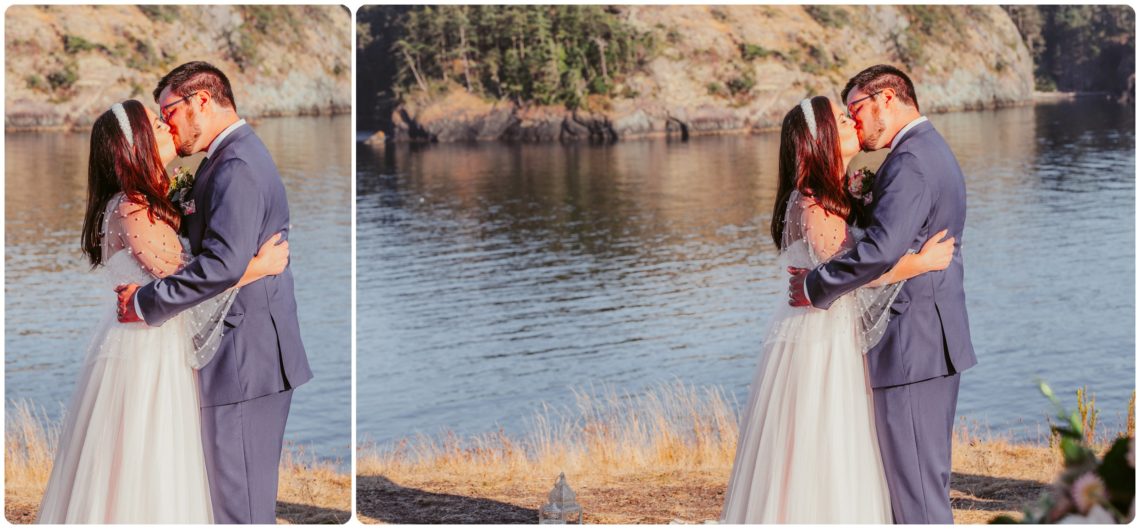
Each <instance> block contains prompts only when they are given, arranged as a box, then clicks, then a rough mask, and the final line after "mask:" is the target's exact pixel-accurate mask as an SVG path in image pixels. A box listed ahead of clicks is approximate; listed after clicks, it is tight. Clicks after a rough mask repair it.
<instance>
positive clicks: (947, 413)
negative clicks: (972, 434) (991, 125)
mask: <svg viewBox="0 0 1140 529" xmlns="http://www.w3.org/2000/svg"><path fill="white" fill-rule="evenodd" d="M872 193H873V196H874V202H873V203H872V205H871V217H872V220H871V224H870V226H869V228H868V229H867V232H866V235H865V236H864V237H863V239H861V240H860V241H858V243H857V244H856V246H855V248H854V249H852V250H851V251H850V252H848V253H846V254H844V255H842V256H840V257H837V258H835V259H833V260H831V261H829V262H827V263H824V264H823V265H820V267H818V268H816V269H815V270H813V271H811V272H810V273H809V274H808V276H807V279H806V282H805V285H804V286H805V289H806V291H807V294H808V297H809V298H810V299H811V302H812V305H814V306H815V307H817V308H822V309H826V308H827V307H829V306H831V304H832V303H833V302H834V301H835V300H836V299H838V298H839V297H840V296H842V295H843V294H846V293H848V292H850V291H852V290H854V289H856V288H858V287H861V286H863V285H866V284H867V283H869V282H871V281H872V280H874V279H875V278H877V277H879V276H880V275H882V274H883V273H885V272H887V271H888V270H890V269H891V267H892V266H894V265H895V263H897V262H898V260H899V259H900V258H901V257H902V256H903V255H905V254H906V253H907V251H908V250H915V251H917V250H919V249H920V248H921V247H922V245H923V243H925V242H926V241H927V239H929V238H930V237H931V236H933V235H934V234H936V233H938V232H939V231H941V230H943V229H948V230H949V236H952V237H954V238H955V239H956V242H955V249H954V257H953V260H952V262H951V263H950V266H949V267H948V268H947V269H946V270H942V271H936V272H928V273H926V274H923V275H920V276H918V277H914V278H912V279H910V280H908V281H907V282H906V284H905V285H904V286H903V288H902V290H901V292H900V293H899V295H898V298H896V300H895V302H894V304H892V305H891V307H890V322H889V324H888V325H887V330H886V333H885V335H884V336H883V338H882V340H881V341H880V342H879V343H878V344H877V345H876V346H875V347H874V348H872V349H871V350H870V351H869V352H868V353H867V370H868V373H869V377H870V381H871V386H872V387H873V388H874V398H875V422H876V425H877V429H878V435H879V448H880V450H881V451H882V454H883V465H884V468H885V470H886V474H887V484H888V486H889V487H890V491H891V506H892V510H893V512H894V518H895V522H896V523H953V517H952V513H951V510H950V500H949V493H950V442H951V436H952V433H953V427H954V411H955V408H956V406H957V396H958V381H959V377H958V373H960V372H962V371H964V370H966V369H968V368H970V367H972V366H973V365H974V364H976V363H977V359H976V358H975V356H974V348H973V345H972V344H971V342H970V326H969V319H968V318H967V316H966V295H965V291H964V289H963V264H962V252H961V250H962V232H963V230H964V228H965V223H966V185H965V178H964V177H963V175H962V170H961V168H960V167H959V166H958V161H957V159H956V158H955V157H954V154H953V153H952V152H951V151H950V147H949V146H948V145H947V144H946V141H945V140H944V139H943V138H942V136H941V135H940V134H939V133H938V131H936V130H935V129H934V126H933V125H931V124H930V122H923V123H919V124H918V125H916V126H914V127H913V128H912V129H910V130H909V131H907V132H906V133H905V134H904V135H903V136H902V137H901V138H900V139H899V141H898V143H897V145H896V147H895V149H894V150H893V151H892V152H891V153H890V155H888V156H887V158H886V160H885V161H884V162H883V165H882V167H881V168H880V169H879V172H878V175H877V176H876V178H875V182H874V185H873V188H872Z"/></svg>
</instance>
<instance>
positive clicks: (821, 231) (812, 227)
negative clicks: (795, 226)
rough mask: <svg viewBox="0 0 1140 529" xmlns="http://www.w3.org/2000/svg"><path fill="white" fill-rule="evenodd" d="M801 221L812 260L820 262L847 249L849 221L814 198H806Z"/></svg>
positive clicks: (816, 262)
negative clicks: (825, 207) (828, 209)
mask: <svg viewBox="0 0 1140 529" xmlns="http://www.w3.org/2000/svg"><path fill="white" fill-rule="evenodd" d="M803 200H805V201H807V202H806V203H804V204H803V209H802V211H803V213H802V216H801V222H802V224H801V225H802V227H803V234H804V239H805V240H807V243H808V248H809V249H810V252H811V256H812V261H813V262H814V263H815V264H816V265H818V264H819V263H823V262H826V261H828V260H830V259H831V258H832V257H833V256H835V254H837V253H839V252H840V251H842V250H845V249H847V248H848V247H849V246H850V245H849V244H845V242H846V241H847V237H848V232H847V221H846V219H844V218H843V217H840V216H839V215H836V214H834V213H831V212H829V211H827V210H826V209H824V208H823V207H822V206H820V205H819V204H818V203H816V202H815V201H814V200H811V199H809V198H804V199H803Z"/></svg>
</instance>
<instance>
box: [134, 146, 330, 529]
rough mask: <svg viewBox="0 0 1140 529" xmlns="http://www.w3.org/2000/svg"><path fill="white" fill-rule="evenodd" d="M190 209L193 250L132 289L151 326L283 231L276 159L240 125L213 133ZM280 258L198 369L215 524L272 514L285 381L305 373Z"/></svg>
mask: <svg viewBox="0 0 1140 529" xmlns="http://www.w3.org/2000/svg"><path fill="white" fill-rule="evenodd" d="M191 198H192V199H193V202H194V206H195V208H194V209H195V210H194V211H193V212H192V213H190V214H188V215H186V216H185V217H183V219H182V228H183V232H184V234H185V235H186V237H187V238H188V239H189V241H190V250H191V252H192V253H193V255H194V259H193V260H192V261H191V262H190V263H189V264H188V265H187V266H186V267H185V268H183V269H182V270H181V271H179V272H178V273H176V274H172V275H170V276H168V277H166V278H163V279H160V280H157V281H154V282H151V283H149V284H147V285H144V286H143V287H141V288H139V290H138V292H137V294H136V296H137V297H138V302H139V307H140V309H141V310H142V316H143V318H145V320H146V323H147V324H148V325H152V326H158V325H162V323H163V322H165V321H166V320H168V319H170V318H171V317H173V316H175V315H176V314H178V313H180V312H182V311H184V310H186V309H188V308H190V307H193V306H194V305H197V304H198V303H200V302H201V301H203V300H205V299H208V298H211V297H213V296H216V295H218V294H219V293H221V292H223V291H225V290H226V289H228V288H230V287H233V286H234V285H236V284H237V282H238V281H239V280H240V279H241V276H242V274H243V273H244V272H245V269H246V266H247V265H248V264H249V260H250V259H251V258H252V257H253V255H254V254H255V253H256V252H257V250H258V248H259V247H260V246H261V244H262V243H264V242H265V241H267V240H269V238H271V237H272V236H273V235H274V234H276V233H278V232H285V237H286V238H287V237H288V229H289V204H288V202H287V200H286V197H285V186H284V184H283V182H282V181H281V176H280V174H278V172H277V166H276V165H275V164H274V163H273V159H272V158H271V157H270V155H269V151H268V150H267V149H266V147H265V145H264V144H263V143H262V142H261V140H260V139H258V137H257V135H255V134H254V132H253V129H252V128H250V127H249V125H242V126H240V127H238V128H236V129H234V130H233V131H232V132H230V134H229V135H227V136H226V137H225V138H223V139H222V140H221V143H220V144H219V145H218V147H217V148H216V149H215V150H214V155H213V156H212V157H210V158H208V159H207V160H206V161H205V162H204V164H203V165H202V166H201V167H199V169H198V172H197V173H196V175H195V182H194V188H193V190H192V191H191ZM312 376H313V374H312V371H311V370H310V369H309V362H308V358H307V356H306V355H305V348H304V345H303V344H302V343H301V330H300V325H299V323H298V321H297V302H296V299H295V297H294V295H293V274H292V271H291V270H290V269H289V268H288V267H286V269H285V271H284V272H283V273H282V274H280V275H276V276H269V277H265V278H262V279H260V280H258V281H255V282H253V283H250V284H248V285H246V286H244V287H242V288H241V290H240V291H239V293H238V295H237V297H236V298H235V300H234V303H233V306H232V307H231V308H230V311H229V312H228V313H227V314H226V316H225V331H224V336H223V338H222V342H221V344H220V345H219V347H218V352H217V353H216V354H215V355H214V358H213V359H212V360H211V361H210V363H209V364H207V365H206V366H204V367H203V368H202V369H201V370H200V371H199V393H200V403H201V406H202V438H203V444H204V445H205V451H206V463H207V467H208V468H207V470H208V471H209V472H208V473H209V477H210V493H211V496H212V498H213V505H214V519H215V522H217V523H274V521H275V519H276V517H275V514H274V511H275V507H276V496H277V465H278V460H279V459H280V454H281V443H282V437H283V436H284V431H285V421H286V419H287V417H288V413H289V401H290V399H291V398H292V389H293V388H295V387H297V386H299V385H301V384H303V383H305V382H307V381H308V380H309V379H310V378H312Z"/></svg>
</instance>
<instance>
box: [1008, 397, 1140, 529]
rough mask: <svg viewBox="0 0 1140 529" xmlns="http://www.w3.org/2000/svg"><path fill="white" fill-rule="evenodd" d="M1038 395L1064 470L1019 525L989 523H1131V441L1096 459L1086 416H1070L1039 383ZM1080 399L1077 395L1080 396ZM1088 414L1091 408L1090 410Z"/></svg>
mask: <svg viewBox="0 0 1140 529" xmlns="http://www.w3.org/2000/svg"><path fill="white" fill-rule="evenodd" d="M1039 387H1040V390H1041V393H1042V394H1043V395H1045V397H1047V398H1048V399H1049V400H1050V401H1051V402H1052V403H1053V406H1054V408H1055V409H1056V413H1057V415H1056V421H1057V423H1056V424H1053V425H1051V429H1052V431H1053V434H1054V435H1055V436H1056V437H1057V439H1058V440H1059V441H1058V444H1059V446H1060V448H1061V453H1062V454H1063V456H1064V462H1065V468H1064V470H1062V471H1061V474H1060V475H1059V476H1058V477H1057V481H1056V482H1054V484H1053V487H1052V489H1051V490H1050V491H1049V492H1047V493H1045V494H1044V495H1042V497H1041V499H1040V500H1039V501H1038V502H1037V504H1035V505H1033V506H1030V507H1027V508H1026V509H1025V511H1024V516H1023V517H1022V519H1021V520H1016V519H1014V518H1013V517H1010V516H1005V515H1003V516H998V517H997V518H994V519H993V520H991V521H990V523H1026V524H1043V523H1128V522H1130V521H1131V520H1132V518H1133V517H1134V509H1135V505H1134V502H1135V496H1136V456H1135V453H1136V447H1135V442H1134V438H1133V437H1132V436H1127V437H1120V438H1118V439H1116V441H1114V442H1113V443H1112V445H1111V446H1110V447H1109V449H1108V451H1107V452H1105V454H1104V457H1103V458H1100V457H1098V456H1097V454H1096V452H1095V451H1094V450H1093V449H1092V448H1091V446H1090V443H1089V439H1090V437H1088V435H1087V434H1086V433H1085V426H1086V423H1087V422H1088V418H1087V416H1086V417H1085V418H1082V415H1081V413H1080V412H1079V411H1074V412H1069V411H1067V410H1066V409H1065V407H1064V406H1063V405H1062V404H1061V402H1060V400H1058V399H1057V397H1056V395H1054V394H1053V390H1052V389H1051V388H1050V387H1049V385H1048V384H1046V383H1044V382H1040V383H1039ZM1080 394H1082V395H1083V388H1082V392H1081V393H1080ZM1089 406H1090V408H1091V404H1090V405H1089Z"/></svg>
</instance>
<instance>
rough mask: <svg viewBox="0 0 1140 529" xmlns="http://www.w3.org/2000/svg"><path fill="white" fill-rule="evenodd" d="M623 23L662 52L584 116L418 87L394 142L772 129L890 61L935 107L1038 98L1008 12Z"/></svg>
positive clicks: (651, 13) (811, 13) (902, 9)
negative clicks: (810, 99)
mask: <svg viewBox="0 0 1140 529" xmlns="http://www.w3.org/2000/svg"><path fill="white" fill-rule="evenodd" d="M619 16H620V17H622V18H623V20H624V21H625V22H626V23H627V24H629V25H631V26H633V27H636V28H638V29H640V30H642V31H646V32H652V33H653V34H654V40H655V41H656V42H658V43H659V44H658V47H657V49H656V50H655V52H654V56H653V57H652V58H651V59H650V60H649V61H647V63H646V64H645V65H644V66H642V67H641V68H639V69H638V70H637V71H635V72H632V73H630V74H628V75H626V76H624V78H621V79H617V80H616V85H615V86H614V89H613V90H611V91H610V92H609V93H610V94H611V95H608V96H604V97H603V96H591V98H590V100H589V101H588V102H587V104H586V105H584V107H583V108H580V109H578V110H574V111H571V110H567V109H566V108H565V107H564V106H557V105H556V106H539V105H533V104H525V103H524V104H516V103H513V102H508V101H504V100H488V99H485V98H482V97H478V96H476V95H474V94H471V93H468V92H467V91H466V90H465V89H464V88H463V87H461V86H459V85H453V86H451V87H450V88H449V89H447V90H444V91H442V93H439V92H433V93H430V94H428V93H425V92H423V91H412V92H411V93H409V94H408V95H406V96H405V97H404V98H403V100H402V101H401V102H400V106H399V107H398V108H397V109H396V111H395V112H394V114H393V116H392V123H393V127H392V130H390V131H389V132H390V137H393V136H394V139H396V140H427V141H470V140H502V139H506V140H521V141H557V140H563V141H566V140H577V139H586V138H592V139H597V140H616V139H621V138H634V137H642V136H653V135H662V134H677V135H679V136H688V135H690V134H712V133H729V132H749V131H758V130H766V129H771V128H773V127H778V126H779V124H780V121H781V120H782V118H783V116H784V114H785V113H786V112H787V111H788V110H789V109H790V108H791V107H792V106H793V105H795V104H796V103H797V102H798V101H799V100H800V99H802V98H803V97H805V96H808V95H815V94H822V95H827V96H831V97H833V98H838V94H839V92H840V91H841V90H842V88H843V86H844V85H845V84H846V81H847V78H848V77H849V76H851V75H854V74H855V73H857V72H858V71H859V70H861V69H863V68H865V67H867V66H871V65H873V64H878V63H890V64H894V65H897V66H899V67H902V68H903V69H904V70H906V71H908V72H909V73H910V75H911V76H912V78H913V80H914V81H915V84H916V89H917V92H918V97H919V103H920V104H921V106H922V110H923V111H924V112H944V111H951V110H961V109H973V108H988V107H996V106H1004V105H1012V104H1018V103H1021V102H1027V101H1030V100H1031V99H1032V97H1033V63H1032V59H1031V58H1030V55H1029V52H1028V50H1027V48H1026V47H1025V45H1024V43H1023V42H1022V39H1021V38H1020V35H1019V33H1018V29H1017V27H1016V26H1015V25H1014V24H1013V22H1012V21H1011V20H1010V18H1009V16H1008V15H1007V14H1006V13H1005V12H1004V11H1003V10H1002V9H1001V8H1000V7H998V6H842V7H840V6H625V7H622V8H620V12H619ZM362 60H370V59H367V58H365V59H362ZM371 60H374V59H371ZM387 60H398V59H397V58H396V57H395V56H388V58H387Z"/></svg>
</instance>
